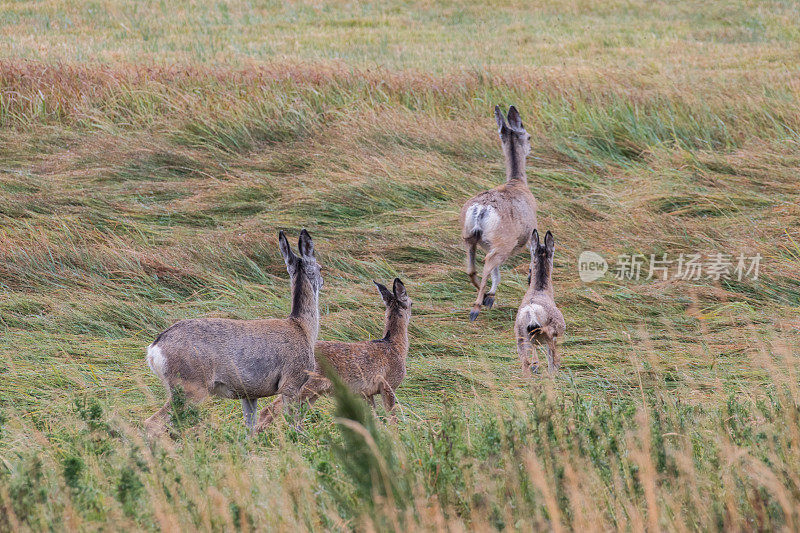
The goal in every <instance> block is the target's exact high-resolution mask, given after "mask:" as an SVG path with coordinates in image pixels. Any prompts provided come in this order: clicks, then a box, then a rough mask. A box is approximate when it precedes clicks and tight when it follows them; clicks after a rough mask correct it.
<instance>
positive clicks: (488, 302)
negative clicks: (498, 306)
mask: <svg viewBox="0 0 800 533" xmlns="http://www.w3.org/2000/svg"><path fill="white" fill-rule="evenodd" d="M498 285H500V267H499V266H496V267H494V269H492V287H491V288H490V289H489V292H487V293H486V296H484V297H483V305H485V306H486V307H488V308H489V309H491V308H492V306H493V305H494V295H495V294H496V293H497V286H498Z"/></svg>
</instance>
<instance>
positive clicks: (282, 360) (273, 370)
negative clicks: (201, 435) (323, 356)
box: [145, 230, 323, 433]
mask: <svg viewBox="0 0 800 533" xmlns="http://www.w3.org/2000/svg"><path fill="white" fill-rule="evenodd" d="M278 242H279V244H280V250H281V254H282V255H283V259H284V262H285V263H286V270H287V271H288V273H289V277H290V278H291V288H292V310H291V313H290V314H289V317H288V318H286V319H263V320H229V319H222V318H197V319H190V320H181V321H180V322H177V323H175V324H174V325H172V326H171V327H170V328H168V329H167V330H165V331H164V332H163V333H161V334H160V335H159V336H158V337H156V340H155V341H153V343H152V344H151V345H150V346H149V347H148V348H147V364H148V365H149V366H150V369H151V370H152V371H153V372H154V373H155V374H156V375H157V376H158V377H159V378H160V379H161V381H162V382H163V383H164V386H165V387H166V388H167V391H168V393H169V394H170V396H171V395H172V392H173V390H174V389H175V388H176V387H178V386H180V387H182V388H183V390H184V391H185V393H186V396H187V398H188V399H191V400H193V401H200V400H202V399H204V398H205V397H207V396H208V395H210V394H213V395H216V396H221V397H223V398H235V399H241V401H242V408H243V410H244V421H245V424H246V425H247V427H248V428H250V429H251V430H252V429H253V427H254V425H255V415H256V402H257V401H258V398H262V397H265V396H273V395H275V394H281V395H283V396H284V397H286V398H289V399H293V400H296V399H298V398H299V396H300V389H301V388H302V387H303V385H304V384H305V383H306V381H307V380H308V376H309V373H310V372H311V371H313V369H314V350H313V347H314V343H315V342H316V341H317V335H318V333H319V291H320V289H321V288H322V283H323V282H322V276H321V274H320V266H319V265H318V264H317V260H316V257H315V255H314V243H313V241H312V240H311V236H310V235H309V234H308V232H307V231H306V230H303V231H301V232H300V239H299V241H298V245H297V246H298V250H299V252H300V255H299V256H298V255H295V254H294V252H292V249H291V247H290V246H289V242H288V241H287V240H286V235H285V234H284V233H283V232H282V231H281V232H280V233H279V235H278ZM169 412H170V401H169V400H168V401H167V403H166V404H164V406H163V407H162V408H161V409H159V410H158V411H157V412H156V413H155V414H154V415H153V416H151V417H150V418H148V419H147V421H146V422H145V426H146V427H147V430H148V432H150V433H160V432H161V431H162V430H163V428H164V425H165V424H166V421H167V418H168V417H169ZM262 416H264V413H262Z"/></svg>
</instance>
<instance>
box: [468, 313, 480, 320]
mask: <svg viewBox="0 0 800 533" xmlns="http://www.w3.org/2000/svg"><path fill="white" fill-rule="evenodd" d="M478 313H479V311H471V312H470V314H469V321H470V322H475V319H476V318H478Z"/></svg>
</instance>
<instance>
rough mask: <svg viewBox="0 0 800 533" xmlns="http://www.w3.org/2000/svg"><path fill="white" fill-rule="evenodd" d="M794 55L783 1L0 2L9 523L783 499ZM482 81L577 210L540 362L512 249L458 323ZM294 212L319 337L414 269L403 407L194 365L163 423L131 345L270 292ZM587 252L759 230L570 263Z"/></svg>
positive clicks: (360, 525) (352, 516) (250, 524)
mask: <svg viewBox="0 0 800 533" xmlns="http://www.w3.org/2000/svg"><path fill="white" fill-rule="evenodd" d="M799 54H800V10H799V9H798V6H797V4H795V3H793V2H782V1H764V2H749V1H747V2H745V1H734V2H727V1H725V2H723V1H721V0H720V1H718V0H712V1H706V2H694V1H685V2H652V3H651V2H593V1H589V0H586V1H584V0H578V1H574V2H564V3H562V2H535V3H531V2H521V1H520V2H518V1H516V0H509V1H506V2H501V3H498V4H497V5H494V6H492V7H487V6H486V5H485V4H484V3H479V2H474V3H473V2H462V1H453V2H444V3H434V2H397V1H396V0H392V1H385V2H377V3H372V4H370V5H359V4H356V3H339V2H326V3H323V2H300V3H291V4H284V3H279V2H263V3H235V2H229V1H214V2H212V1H209V0H195V1H193V2H187V3H180V4H177V5H171V4H167V3H166V2H147V3H144V2H121V1H120V0H105V1H60V2H54V1H52V0H46V1H42V2H27V1H22V2H10V1H2V0H0V530H11V531H17V530H20V531H28V530H34V531H39V530H65V529H70V530H88V531H93V530H98V529H131V530H167V531H178V530H186V529H191V528H195V529H198V530H203V531H206V530H226V531H228V530H242V531H250V530H269V531H272V530H278V531H298V530H332V531H344V530H359V531H383V530H401V531H412V530H441V531H466V530H470V531H472V530H475V531H492V530H553V531H562V530H573V529H574V530H600V529H602V530H613V529H617V530H634V531H640V530H649V531H660V530H679V531H684V530H704V531H705V530H797V529H798V528H800V387H799V385H800V382H799V381H798V376H800V374H798V371H800V365H798V359H797V353H798V346H800V342H799V341H800V335H798V328H800V319H798V308H799V307H800V245H798V233H800V232H799V231H798V228H800V207H798V200H800V186H798V180H797V178H798V175H800V133H799V132H800V103H799V102H798V96H800V82H799V81H798V77H797V68H796V67H797V58H798V57H799ZM495 104H500V105H502V106H507V105H509V104H514V105H516V106H517V108H518V109H519V110H520V112H521V114H522V117H523V121H524V124H525V126H526V128H527V130H528V132H529V133H530V134H531V136H532V139H531V144H532V147H533V149H532V152H531V154H530V156H529V158H528V172H527V174H528V183H529V185H530V187H531V190H532V192H533V193H534V195H535V196H536V197H537V199H538V201H539V218H538V220H539V228H540V231H542V232H544V231H545V230H548V229H549V230H551V231H552V232H553V233H554V235H555V238H556V251H555V268H554V272H553V278H554V279H553V282H554V285H555V290H556V302H557V303H558V305H559V306H560V308H561V309H562V311H563V313H564V316H565V320H566V322H567V335H566V337H565V339H563V340H562V342H561V354H562V368H561V371H560V372H559V373H558V374H557V375H556V376H554V377H549V376H548V375H547V374H546V373H545V374H540V375H537V376H534V377H533V378H530V379H528V378H523V376H522V373H521V369H520V365H519V362H518V360H517V356H516V350H515V340H514V336H513V331H512V325H513V320H514V316H515V313H516V309H517V306H518V303H519V301H520V298H521V297H522V295H523V294H524V292H525V290H526V281H527V272H528V263H529V260H530V258H529V257H528V256H527V255H526V254H520V255H518V256H516V257H515V258H513V259H512V260H510V261H509V262H508V263H507V264H506V265H505V266H504V267H503V269H502V274H503V282H502V284H501V285H500V288H499V290H498V293H497V303H496V304H495V307H494V309H492V310H490V311H484V312H482V313H481V315H480V317H479V318H478V320H477V321H476V322H474V323H470V322H469V321H468V314H469V310H470V305H471V303H472V301H473V299H474V297H475V291H474V289H473V288H472V286H471V285H470V284H469V281H468V278H467V276H466V274H465V273H464V268H463V263H464V251H463V249H462V247H461V243H460V229H459V228H458V212H459V209H460V207H461V205H462V204H463V202H464V201H466V200H467V199H468V198H470V197H471V196H472V195H473V194H475V193H476V192H478V191H480V190H483V189H486V188H490V187H493V186H495V185H497V184H499V183H502V181H503V180H504V169H503V161H502V154H501V151H500V146H499V141H498V139H497V130H496V125H495V122H494V118H493V115H492V113H493V109H494V105H495ZM301 228H307V229H308V230H309V232H310V233H311V235H312V236H313V238H314V242H315V245H316V250H317V254H318V257H319V261H320V263H321V264H322V265H323V267H324V271H323V276H324V279H325V286H324V288H323V290H322V293H321V313H322V317H321V333H320V337H321V338H322V339H329V340H364V339H370V338H373V339H374V338H380V336H381V335H382V331H383V305H382V303H381V300H380V297H379V295H378V293H377V291H376V290H375V289H374V286H373V284H372V280H373V279H374V280H377V281H380V282H382V283H386V284H388V283H390V282H391V280H392V278H394V277H395V276H399V277H400V278H402V279H403V281H404V282H405V284H406V287H407V289H408V293H409V295H410V297H411V298H412V299H413V300H414V308H413V311H414V314H413V317H412V320H411V326H410V337H411V348H410V351H409V359H408V375H407V377H406V379H405V381H404V382H403V384H402V385H401V387H400V388H399V390H398V394H397V399H398V402H399V403H400V412H399V423H398V424H397V425H396V426H392V425H389V424H387V423H386V421H385V413H384V412H383V410H382V408H378V412H377V417H374V416H373V415H372V414H371V413H370V411H369V409H368V408H367V407H366V404H365V403H364V402H363V401H361V400H360V399H358V398H354V397H352V395H350V394H348V393H347V391H345V390H339V391H338V392H337V394H336V395H335V396H334V397H333V398H328V399H324V400H321V401H319V402H318V403H317V404H316V405H315V406H314V407H313V409H310V410H308V411H307V412H306V413H305V414H304V425H303V427H302V429H297V428H294V427H292V425H291V424H290V423H289V421H281V423H279V424H277V425H276V426H274V427H272V428H270V430H269V431H267V432H266V433H264V434H262V435H259V436H256V437H249V436H248V434H247V432H246V430H245V428H244V425H243V423H242V421H241V405H240V404H239V402H238V401H231V400H220V399H213V400H210V401H208V402H206V403H204V404H202V405H200V406H193V405H190V404H187V403H185V402H183V401H181V398H177V400H176V402H175V404H174V411H173V413H172V429H171V433H170V435H169V436H168V437H167V438H163V439H156V440H152V439H148V438H147V437H146V436H145V434H144V431H143V426H142V422H143V420H144V419H146V418H147V417H148V416H150V414H152V413H153V412H154V411H155V410H156V409H157V408H158V407H159V406H160V405H162V404H163V401H164V397H165V393H164V390H163V387H162V385H161V383H160V382H159V381H158V380H157V378H156V377H155V376H153V375H152V373H151V372H150V370H149V368H147V365H146V363H145V360H144V349H145V347H146V346H147V345H148V344H149V343H150V342H151V341H152V340H153V338H154V337H155V335H157V334H158V333H159V332H160V331H161V330H163V329H164V328H165V327H167V326H168V325H169V324H171V323H172V322H174V321H176V320H179V319H182V318H188V317H199V316H219V317H230V318H260V317H280V316H285V315H286V314H287V313H288V308H289V304H290V294H289V283H288V279H287V278H288V277H287V274H286V270H285V267H284V264H283V260H282V258H281V256H280V253H279V251H278V246H277V233H278V230H280V229H283V230H286V231H287V233H288V234H289V235H292V236H293V244H294V239H296V236H297V233H298V232H299V230H300V229H301ZM585 250H591V251H595V252H597V253H599V254H601V255H602V256H603V257H605V258H606V259H607V260H608V261H609V263H613V262H615V260H616V258H617V257H618V256H620V255H626V254H627V255H630V254H642V255H644V256H645V257H646V258H649V257H650V254H656V255H659V256H660V255H661V254H664V253H666V254H669V256H670V257H676V256H678V255H679V254H682V253H683V254H693V253H701V254H704V255H706V256H709V255H712V254H716V253H723V254H731V255H733V256H736V255H737V254H740V253H742V254H745V255H747V256H753V255H755V254H757V253H758V254H760V255H761V256H762V258H763V259H762V262H761V266H760V271H759V276H758V279H752V277H746V278H745V279H742V280H739V279H737V278H736V277H735V276H733V277H730V278H728V279H725V278H723V279H709V278H707V277H702V278H701V279H689V280H684V279H673V278H670V279H666V280H660V279H649V280H648V279H643V278H644V276H643V277H642V279H638V280H634V279H616V278H615V277H614V276H613V275H612V274H613V273H612V272H609V273H608V274H607V275H606V276H605V277H604V278H603V279H601V280H597V281H593V282H590V283H585V282H583V281H581V280H580V278H579V276H578V264H577V263H578V256H579V254H580V253H581V252H583V251H585ZM479 257H481V258H482V256H479ZM647 268H648V261H645V263H644V266H643V271H646V270H647ZM543 359H544V358H543ZM260 405H261V406H263V405H265V401H264V400H262V401H261V402H260Z"/></svg>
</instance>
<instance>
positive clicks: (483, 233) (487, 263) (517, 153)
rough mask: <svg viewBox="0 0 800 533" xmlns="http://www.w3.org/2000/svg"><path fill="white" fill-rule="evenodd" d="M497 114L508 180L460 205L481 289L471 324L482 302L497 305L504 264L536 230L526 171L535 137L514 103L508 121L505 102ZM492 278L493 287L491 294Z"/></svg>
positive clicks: (470, 266) (472, 271)
mask: <svg viewBox="0 0 800 533" xmlns="http://www.w3.org/2000/svg"><path fill="white" fill-rule="evenodd" d="M494 116H495V119H497V127H498V133H499V134H500V143H501V145H502V148H503V155H504V157H505V166H506V182H505V183H503V184H502V185H499V186H497V187H495V188H494V189H490V190H488V191H484V192H482V193H480V194H478V195H476V196H474V197H472V198H471V199H470V200H468V201H467V202H466V203H465V204H464V206H463V207H462V208H461V215H460V225H461V237H462V239H463V241H464V244H465V246H466V249H467V275H468V276H469V279H470V281H471V282H472V284H473V285H474V286H475V288H476V289H478V296H477V298H476V299H475V303H474V304H473V306H472V310H471V311H470V314H469V320H470V322H474V321H475V319H476V318H478V314H479V313H480V310H481V306H485V307H487V308H488V309H491V308H492V306H493V305H494V301H495V295H496V293H497V286H498V285H499V284H500V265H502V264H503V263H505V262H506V261H507V260H508V259H509V258H510V257H511V256H513V255H515V254H516V253H518V252H519V251H521V250H522V249H523V248H525V246H526V245H527V244H528V241H529V240H530V236H531V231H532V230H534V229H535V228H536V198H534V196H533V194H532V193H531V191H530V189H529V188H528V179H527V177H526V175H525V158H526V157H527V156H528V154H529V153H530V151H531V143H530V140H531V136H530V135H529V134H528V132H527V131H525V127H524V126H523V125H522V118H521V117H520V115H519V112H518V111H517V108H515V107H514V106H513V105H512V106H511V107H509V108H508V122H506V120H505V118H504V117H503V112H502V111H501V110H500V106H495V108H494ZM478 246H480V247H481V248H482V249H483V250H484V251H485V252H486V257H485V258H484V265H483V275H482V276H481V279H480V282H479V281H478V279H477V271H476V268H475V252H476V249H477V247H478ZM489 276H491V278H492V286H491V288H490V289H489V291H488V292H487V291H486V285H487V283H488V279H489Z"/></svg>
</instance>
